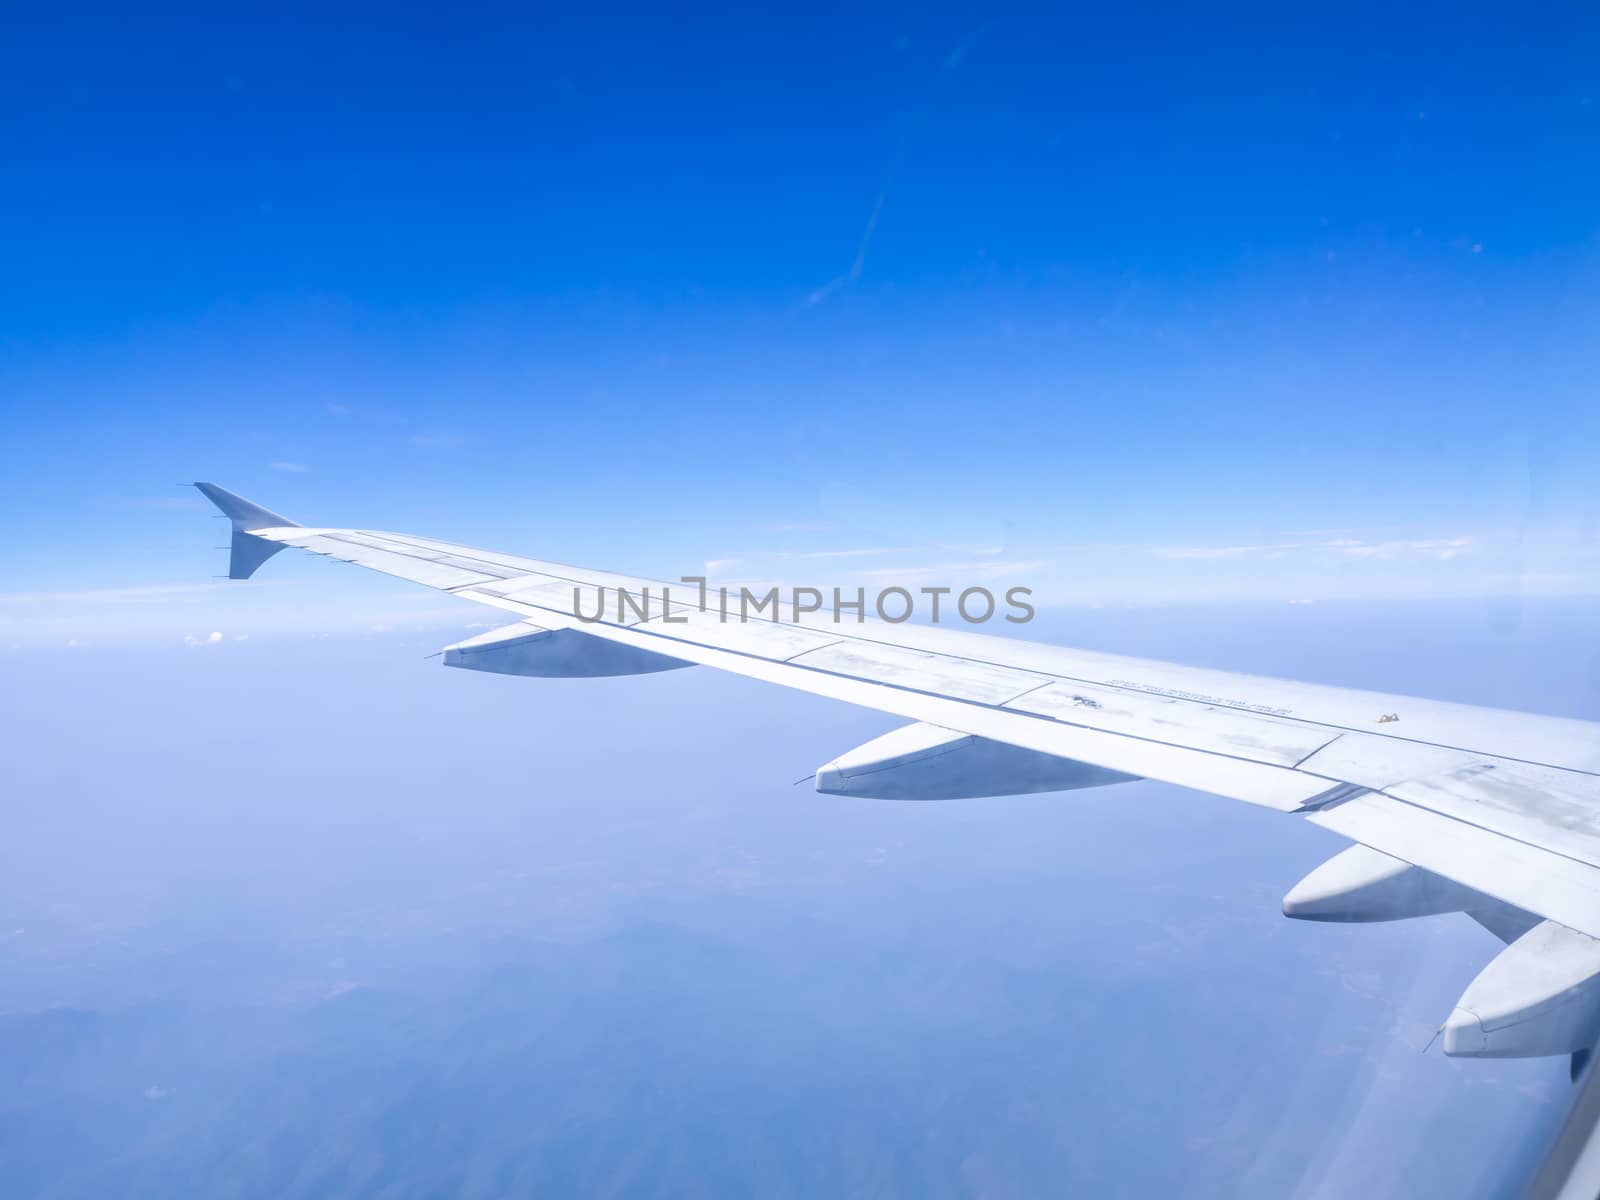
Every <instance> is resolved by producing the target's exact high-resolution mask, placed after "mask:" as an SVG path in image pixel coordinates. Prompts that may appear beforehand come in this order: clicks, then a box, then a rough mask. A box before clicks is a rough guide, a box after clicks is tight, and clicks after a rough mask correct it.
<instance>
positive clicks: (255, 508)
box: [194, 483, 299, 579]
mask: <svg viewBox="0 0 1600 1200" xmlns="http://www.w3.org/2000/svg"><path fill="white" fill-rule="evenodd" d="M194 486H195V487H197V488H199V489H200V494H201V495H202V496H204V497H205V498H206V499H207V500H209V501H211V503H213V504H215V505H216V506H217V507H218V508H220V509H221V510H222V515H223V516H225V517H227V518H228V520H229V521H231V522H232V523H233V542H232V544H231V546H230V548H229V551H230V552H229V555H228V578H229V579H249V578H250V576H252V575H254V574H255V572H256V568H257V567H259V566H260V565H261V564H262V563H264V562H266V561H267V559H269V558H271V557H272V556H273V555H274V554H276V553H277V552H278V551H279V550H282V549H283V546H282V544H280V543H278V542H271V541H268V540H267V539H266V538H260V537H256V536H255V535H254V534H253V533H252V532H251V530H255V529H285V528H296V529H297V528H299V523H298V522H296V521H291V520H289V518H287V517H281V516H279V515H278V514H277V513H275V512H273V511H272V510H271V509H270V508H262V507H261V506H260V505H259V504H252V503H251V502H250V501H249V500H246V499H245V498H244V497H243V496H236V495H234V493H232V492H230V491H228V489H227V488H220V487H218V486H217V485H216V484H214V483H197V484H195V485H194Z"/></svg>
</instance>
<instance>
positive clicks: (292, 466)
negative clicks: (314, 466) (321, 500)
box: [267, 459, 311, 475]
mask: <svg viewBox="0 0 1600 1200" xmlns="http://www.w3.org/2000/svg"><path fill="white" fill-rule="evenodd" d="M267 466H269V467H271V468H272V469H273V470H274V471H288V472H290V473H291V474H294V475H304V474H305V473H306V472H307V471H309V470H311V468H310V467H308V466H306V465H305V463H297V462H286V461H284V460H283V459H278V460H276V461H274V462H269V463H268V464H267Z"/></svg>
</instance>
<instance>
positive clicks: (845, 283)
mask: <svg viewBox="0 0 1600 1200" xmlns="http://www.w3.org/2000/svg"><path fill="white" fill-rule="evenodd" d="M888 194H889V185H888V184H884V186H883V187H882V188H881V189H879V191H878V198H877V200H876V201H875V202H874V203H873V205H872V215H871V216H869V217H868V218H867V227H866V229H864V230H863V231H862V233H861V243H860V244H859V245H858V246H857V247H856V257H855V261H853V262H852V263H851V264H850V269H849V270H848V271H846V272H845V273H844V274H843V275H836V276H834V277H833V278H832V279H830V280H828V282H827V283H825V284H823V285H822V286H821V287H819V288H817V289H816V290H815V291H814V292H812V293H811V294H810V295H808V296H807V297H806V307H807V308H811V307H813V306H815V305H818V304H821V303H822V302H823V301H824V300H826V299H827V298H828V297H829V296H831V295H832V294H833V293H834V292H836V291H837V290H838V289H840V288H842V287H849V286H850V285H851V284H853V283H855V282H856V280H858V279H860V278H861V272H862V271H863V270H864V269H865V268H866V265H867V250H868V248H869V247H870V246H871V245H872V235H873V234H874V233H875V232H876V231H877V228H878V215H879V214H880V213H882V212H883V201H884V198H885V197H887V196H888Z"/></svg>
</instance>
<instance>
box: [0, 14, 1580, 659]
mask: <svg viewBox="0 0 1600 1200" xmlns="http://www.w3.org/2000/svg"><path fill="white" fill-rule="evenodd" d="M232 20H233V23H231V24H230V23H222V24H216V25H197V24H195V23H194V22H192V21H191V20H188V19H187V18H174V19H173V20H170V21H168V20H165V19H164V18H162V17H161V16H160V15H156V16H152V17H151V19H150V21H149V23H148V24H146V25H141V27H140V28H139V29H138V30H137V31H130V30H127V29H123V28H119V27H118V25H117V18H115V17H112V16H109V15H105V14H100V15H98V16H97V17H96V18H95V19H92V20H91V19H88V18H84V19H83V20H82V21H80V22H77V23H76V25H75V27H74V28H73V29H71V30H61V29H59V28H56V29H52V28H49V27H47V26H46V24H45V22H44V18H42V17H41V18H40V19H39V24H38V26H37V27H30V26H29V23H28V21H27V19H26V18H24V20H23V22H22V28H21V29H20V30H19V33H18V36H17V37H16V38H14V39H11V41H12V48H11V49H10V50H8V51H6V52H5V55H6V61H5V63H4V66H5V69H4V71H0V101H3V104H0V110H3V111H4V112H6V113H8V114H10V115H9V116H8V117H7V118H5V120H6V121H7V123H8V126H9V128H8V131H7V143H8V154H7V159H8V167H7V170H8V175H9V186H8V189H7V190H8V200H9V202H10V205H11V210H12V219H11V220H9V221H7V222H6V223H5V225H4V226H3V228H0V260H3V261H4V262H5V263H6V264H7V265H6V287H5V288H4V289H3V291H0V403H3V404H4V407H5V411H6V413H7V418H6V441H7V445H8V448H9V449H10V451H11V453H10V454H9V455H8V465H9V469H8V471H7V473H6V475H5V477H4V479H3V480H0V501H3V502H4V503H5V504H6V505H7V507H8V508H9V510H10V511H12V512H14V513H26V514H28V517H29V519H28V520H27V521H26V522H24V523H22V524H21V526H20V528H18V529H17V530H16V531H15V532H14V533H13V537H12V539H11V541H10V545H9V547H8V554H7V563H6V568H5V578H4V579H3V580H0V590H3V591H4V592H5V593H6V594H7V595H8V596H9V597H10V599H8V601H7V602H6V603H5V604H4V605H3V608H4V614H3V615H0V621H6V622H7V623H8V624H9V626H10V632H11V633H12V634H13V638H14V639H15V638H16V637H23V636H29V635H31V634H33V633H39V634H40V636H45V637H48V638H52V639H53V638H56V637H57V635H58V634H59V633H61V632H62V630H63V629H67V628H68V627H70V626H71V625H72V624H73V622H74V621H77V622H79V623H80V624H82V625H83V626H84V628H85V629H95V630H101V629H113V630H114V629H117V628H120V627H123V626H126V628H127V629H129V630H135V629H144V628H148V626H147V625H146V624H142V623H141V618H140V616H139V615H138V614H137V613H136V612H134V611H133V608H134V607H137V606H129V605H128V604H127V603H126V601H127V596H126V594H124V593H122V592H120V591H117V592H112V593H111V594H110V596H109V598H106V599H105V601H104V602H102V601H99V600H91V599H88V598H85V597H83V595H82V594H83V593H92V592H100V591H102V590H103V589H123V588H129V587H132V588H151V587H160V588H173V587H177V586H180V585H183V586H187V585H199V584H201V583H202V582H203V581H205V580H206V579H207V577H208V576H209V575H211V574H212V573H214V571H215V570H216V569H217V562H218V556H217V555H215V553H214V552H212V551H210V550H209V546H210V545H211V544H212V543H213V541H214V540H215V539H214V538H210V537H208V534H210V533H214V530H210V529H208V528H207V527H205V526H203V525H201V524H200V523H199V522H197V521H196V520H195V519H193V518H195V517H197V516H198V515H199V513H200V512H201V511H202V509H201V508H200V507H199V506H195V505H193V501H192V500H190V499H187V498H185V497H184V496H183V493H181V492H180V491H178V490H177V489H176V488H175V487H174V486H173V485H174V484H176V483H178V482H179V481H184V480H189V479H196V478H211V479H216V480H218V481H219V482H222V483H224V484H226V485H227V486H230V487H233V488H235V489H236V490H239V491H241V492H243V493H245V494H246V495H251V496H253V497H256V498H258V499H260V500H261V501H262V502H264V503H266V504H269V505H270V506H272V507H275V508H277V509H279V510H280V511H284V512H286V513H288V514H289V515H291V516H293V517H296V518H297V519H300V520H302V521H305V522H307V523H326V524H346V523H348V524H361V525H368V526H378V527H386V528H400V529H406V530H412V531H416V532H425V533H431V534H434V535H436V536H443V537H447V538H452V539H455V540H461V541H466V542H469V543H477V544H489V545H492V546H497V547H500V548H505V549H515V550H521V551H524V552H529V553H535V554H540V555H547V556H550V557H553V558H557V559H564V560H568V561H580V562H585V563H591V564H594V565H599V566H609V567H615V568H618V569H623V570H631V571H637V572H639V573H644V574H654V575H660V576H665V577H672V576H675V575H677V574H680V573H684V572H689V571H695V570H698V569H700V568H701V567H702V566H703V565H704V564H705V563H706V562H708V561H710V562H712V563H714V564H716V569H717V570H718V571H719V573H721V574H724V575H726V576H728V577H730V578H748V579H766V578H786V579H791V580H801V581H804V582H811V581H812V580H816V581H817V582H821V583H830V582H834V581H840V582H846V583H848V582H852V581H853V575H852V571H853V570H860V571H875V572H878V573H880V575H881V573H882V572H885V571H893V572H896V573H899V574H902V575H905V576H907V577H913V578H915V577H926V575H927V574H928V573H930V572H932V573H938V574H944V575H949V576H954V577H958V578H972V579H979V580H1000V579H1004V580H1006V581H1008V582H1009V581H1012V580H1015V581H1019V582H1027V583H1029V584H1032V585H1033V586H1035V587H1036V589H1037V590H1038V591H1039V593H1040V595H1041V596H1042V597H1043V598H1044V599H1045V600H1046V601H1047V602H1051V601H1056V602H1090V603H1118V602H1135V603H1139V602H1174V601H1189V600H1235V599H1253V600H1254V599H1260V600H1271V601H1273V602H1281V601H1286V600H1321V599H1329V598H1337V597H1344V596H1424V597H1425V596H1431V595H1501V594H1515V595H1526V594H1573V593H1577V594H1592V593H1593V592H1594V590H1595V586H1596V584H1595V581H1596V580H1600V549H1597V546H1596V541H1595V520H1596V517H1597V514H1600V482H1597V480H1596V476H1595V473H1594V471H1593V469H1592V464H1593V463H1594V461H1595V460H1596V452H1597V450H1600V404H1596V403H1595V395H1594V384H1593V380H1594V379H1596V378H1600V369H1597V368H1600V362H1597V358H1600V354H1597V351H1596V348H1595V343H1594V339H1593V337H1592V330H1593V329H1594V328H1595V322H1596V318H1597V316H1600V311H1597V309H1600V300H1597V296H1600V289H1597V287H1596V286H1595V285H1596V284H1597V283H1600V272H1597V244H1596V227H1597V224H1600V217H1597V216H1596V214H1597V213H1600V159H1597V157H1596V149H1597V133H1600V128H1597V121H1600V112H1597V109H1600V79H1597V78H1596V73H1597V72H1596V67H1595V64H1596V62H1600V55H1597V54H1596V53H1595V51H1596V49H1597V48H1600V41H1597V36H1596V35H1597V29H1596V22H1595V20H1594V18H1593V15H1592V12H1587V13H1586V12H1585V11H1584V8H1583V7H1582V6H1572V7H1570V8H1567V9H1560V8H1557V9H1552V10H1547V11H1544V12H1542V13H1541V14H1540V15H1539V16H1538V17H1537V19H1534V18H1531V17H1523V16H1518V15H1516V14H1511V13H1509V12H1504V11H1500V12H1496V11H1493V10H1488V9H1485V10H1482V11H1476V10H1469V9H1463V8H1459V7H1452V8H1449V9H1419V10H1416V11H1413V12H1409V13H1393V12H1384V13H1383V14H1381V15H1373V14H1362V13H1359V12H1352V13H1349V14H1344V13H1341V22H1342V24H1341V25H1340V26H1338V27H1336V28H1330V27H1329V26H1328V25H1327V23H1326V21H1325V20H1324V19H1322V18H1313V17H1305V18H1290V19H1287V21H1288V23H1285V21H1286V19H1285V18H1282V17H1280V16H1277V15H1274V14H1271V13H1269V12H1268V11H1266V10H1263V11H1261V12H1252V13H1249V14H1247V15H1240V16H1239V17H1238V18H1237V19H1236V20H1234V21H1231V22H1228V23H1227V24H1226V25H1213V23H1212V18H1210V17H1207V16H1205V15H1203V14H1198V13H1197V14H1188V15H1182V16H1174V15H1172V14H1153V13H1138V14H1133V15H1129V16H1126V17H1113V16H1108V15H1105V14H1093V13H1086V12H1077V11H1069V10H1054V9H1048V8H1046V9H1039V10H1032V9H1025V8H1018V9H1011V10H1007V11H1003V12H990V11H987V10H984V11H981V12H980V11H979V10H977V9H960V8H951V9H940V10H935V11H922V10H919V11H909V10H908V11H893V10H891V11H885V12H880V13H869V14H863V13H860V12H857V11H854V10H839V11H837V12H833V13H828V12H809V11H808V12H807V13H806V14H805V15H804V16H803V17H802V16H798V15H796V16H792V17H783V16H774V15H772V14H761V13H755V12H751V11H743V10H737V9H728V10H720V11H717V10H701V11H699V12H698V13H697V14H695V15H692V16H687V15H682V14H672V15H670V16H669V15H665V14H661V13H651V12H649V11H646V10H639V11H631V10H627V11H608V12H606V13H603V14H593V15H588V16H585V15H582V14H578V13H572V12H561V13H555V12H539V13H537V14H535V13H531V12H527V13H523V12H517V11H515V10H509V11H505V12H500V13H498V14H492V15H488V16H485V15H482V14H473V15H471V16H467V15H465V14H463V15H461V16H459V17H455V18H438V17H432V16H425V15H420V14H415V13H401V14H394V13H392V12H391V11H389V10H385V11H384V13H383V15H382V18H381V19H378V18H377V17H376V16H374V17H373V18H372V19H362V18H357V17H348V18H345V19H340V20H333V21H329V20H328V19H327V18H326V14H323V13H321V12H320V11H318V12H315V13H309V12H295V11H287V12H285V13H284V14H282V15H281V16H275V17H274V20H275V21H276V22H278V23H277V24H274V25H273V26H272V27H271V28H270V29H265V28H263V27H260V26H257V25H255V24H252V23H249V22H246V21H245V20H244V19H243V18H234V19H232ZM84 25H87V26H89V27H91V28H92V30H93V36H92V37H90V38H89V39H88V40H87V41H86V40H85V39H84V37H83V36H81V35H82V31H83V30H82V27H83V26H84ZM184 505H190V506H192V508H193V511H186V509H185V508H184V507H181V506H184ZM868 551H871V552H876V553H873V554H867V553H863V552H868ZM808 555H823V556H828V557H825V558H822V559H817V558H808V557H804V556H808ZM819 562H820V563H825V564H827V567H826V569H825V570H824V569H820V568H819V567H818V565H817V564H818V563H819ZM280 564H283V560H282V559H280V560H279V562H277V563H274V566H273V568H272V570H273V572H274V573H275V578H276V580H277V583H276V590H270V589H269V594H268V595H266V596H264V597H257V598H254V599H252V600H250V601H240V600H238V599H236V598H233V597H231V596H230V598H229V599H228V600H227V601H226V602H225V603H226V604H229V605H239V604H247V605H248V606H249V607H248V609H247V611H245V612H243V613H241V614H239V615H238V616H234V610H233V609H230V608H224V609H222V610H221V612H220V613H218V612H217V611H216V610H215V603H217V602H218V601H216V599H215V598H214V597H213V596H211V595H210V594H209V593H189V594H188V595H190V597H191V599H192V601H193V603H194V604H197V605H199V606H200V607H202V608H204V609H206V611H207V615H206V616H205V617H203V618H202V617H200V616H199V615H197V614H194V620H196V621H198V622H199V626H204V625H206V624H214V623H216V621H217V620H220V619H222V618H223V617H224V616H228V617H232V618H233V623H235V624H238V623H239V622H241V621H242V622H243V623H244V624H247V625H248V624H252V623H254V624H255V626H256V627H258V628H264V627H270V626H271V625H272V624H273V623H274V622H275V621H276V622H279V623H289V624H293V623H294V622H296V621H300V620H302V619H303V620H305V621H308V622H311V623H313V624H317V623H326V622H329V621H337V620H339V619H340V618H339V616H338V615H337V614H339V613H351V612H354V608H353V605H354V604H355V602H354V597H355V596H357V595H360V596H363V597H376V596H377V595H378V594H379V593H377V592H370V591H363V592H359V593H356V592H350V591H348V590H340V591H339V592H338V603H336V604H335V603H332V602H331V601H330V603H329V604H328V605H327V606H326V607H325V608H323V607H316V606H317V604H318V602H317V601H314V600H312V599H310V590H311V589H307V588H301V587H300V585H299V583H298V582H296V581H299V580H304V579H315V580H317V581H319V584H321V583H324V582H325V581H326V580H327V578H328V577H327V575H326V574H322V573H317V572H316V571H315V570H314V568H311V567H305V566H287V565H280ZM206 586H209V584H207V585H206ZM364 586H365V585H364V584H355V583H346V582H345V581H344V580H343V579H342V578H341V580H340V583H339V588H340V589H348V588H358V589H359V588H363V587H364ZM60 593H71V594H73V595H75V596H78V597H79V598H78V599H76V600H72V601H66V602H63V603H66V604H67V605H68V607H69V608H70V609H71V611H70V612H66V613H65V614H64V615H63V612H62V610H61V609H60V607H59V605H58V602H57V601H56V600H54V599H51V600H43V599H41V596H42V595H48V596H56V595H58V594H60ZM146 594H149V595H165V596H171V595H176V594H177V593H173V592H165V593H146ZM384 594H389V593H384ZM329 595H330V596H331V593H329ZM19 597H20V598H19ZM194 597H198V599H195V598H194ZM362 603H366V602H365V601H362ZM41 605H47V606H50V607H51V608H52V611H55V612H56V613H57V614H58V616H61V619H60V620H58V621H55V622H53V623H50V624H49V625H48V626H47V627H46V628H44V629H43V631H42V632H41V627H40V625H39V621H38V619H37V617H38V614H39V613H40V611H41ZM308 606H311V607H308ZM357 607H358V606H357ZM382 607H383V606H382V605H379V604H377V602H376V600H373V601H372V603H371V604H369V605H368V607H366V608H362V609H361V610H360V611H359V612H354V615H353V617H352V618H351V619H353V620H356V621H358V622H360V623H362V624H373V623H380V621H381V619H383V618H385V617H386V616H388V615H390V614H387V613H385V612H380V611H379V609H380V608H382ZM89 609H93V612H92V613H91V612H89V611H88V610H89ZM313 611H314V612H315V616H314V617H313V616H312V615H311V614H312V612H313ZM19 613H21V614H24V615H21V616H19V615H16V614H19ZM26 614H33V615H31V616H30V615H26ZM184 619H185V620H188V619H189V618H188V617H187V616H186V617H185V618H184ZM169 625H170V622H164V623H159V627H160V629H161V631H162V635H163V636H169V635H171V634H172V633H173V632H174V629H175V628H176V627H175V626H172V627H169ZM199 626H197V627H199ZM4 632H5V629H4V628H3V627H0V634H3V633H4Z"/></svg>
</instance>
